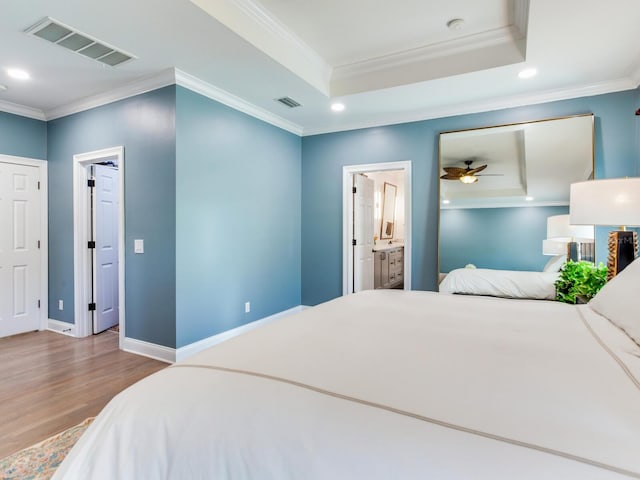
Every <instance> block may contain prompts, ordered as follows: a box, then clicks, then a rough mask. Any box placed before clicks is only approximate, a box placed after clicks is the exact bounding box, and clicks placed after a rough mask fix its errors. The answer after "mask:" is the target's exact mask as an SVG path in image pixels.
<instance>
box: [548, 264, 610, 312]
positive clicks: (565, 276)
mask: <svg viewBox="0 0 640 480" xmlns="http://www.w3.org/2000/svg"><path fill="white" fill-rule="evenodd" d="M605 283H607V267H606V266H605V265H604V264H602V262H600V263H599V264H598V266H596V265H594V264H593V263H591V262H584V261H580V262H574V261H572V260H569V261H567V263H565V264H564V265H563V266H562V268H561V269H560V276H559V277H558V280H556V283H555V287H556V300H558V301H560V302H564V303H572V304H576V303H587V302H588V301H589V300H591V298H593V297H594V296H595V294H596V293H598V292H599V291H600V289H601V288H602V287H604V284H605Z"/></svg>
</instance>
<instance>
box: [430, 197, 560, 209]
mask: <svg viewBox="0 0 640 480" xmlns="http://www.w3.org/2000/svg"><path fill="white" fill-rule="evenodd" d="M465 200H466V199H465ZM568 206H569V202H566V201H551V200H550V201H545V202H536V201H533V202H527V201H526V200H522V201H520V202H513V201H512V202H505V203H500V204H496V203H489V202H488V201H486V202H484V201H482V200H474V204H473V205H456V204H455V200H451V203H449V204H448V205H443V204H442V202H440V209H441V210H472V209H474V208H514V207H517V208H527V207H568Z"/></svg>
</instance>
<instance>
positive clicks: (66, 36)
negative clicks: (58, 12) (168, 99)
mask: <svg viewBox="0 0 640 480" xmlns="http://www.w3.org/2000/svg"><path fill="white" fill-rule="evenodd" d="M25 33H27V34H29V35H35V36H36V37H39V38H41V39H43V40H46V41H48V42H51V43H55V44H56V45H60V46H61V47H64V48H66V49H67V50H71V51H72V52H75V53H79V54H80V55H84V56H85V57H89V58H92V59H93V60H96V61H98V62H100V63H103V64H105V65H109V66H111V67H115V66H118V65H122V64H123V63H125V62H128V61H129V60H133V59H134V58H136V57H134V56H133V55H131V54H128V53H125V52H123V51H121V50H118V49H117V48H115V47H112V46H111V45H109V44H107V43H105V42H102V41H100V40H96V39H95V38H93V37H91V36H89V35H86V34H84V33H82V32H79V31H78V30H76V29H74V28H72V27H69V26H67V25H65V24H63V23H60V22H58V21H57V20H54V19H53V18H50V17H45V18H43V19H42V20H40V21H39V22H38V23H36V24H35V25H33V26H32V27H29V28H28V29H26V30H25Z"/></svg>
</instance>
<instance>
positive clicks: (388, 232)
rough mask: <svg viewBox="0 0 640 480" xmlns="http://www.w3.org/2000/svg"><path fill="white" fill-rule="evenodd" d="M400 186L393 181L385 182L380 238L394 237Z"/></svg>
mask: <svg viewBox="0 0 640 480" xmlns="http://www.w3.org/2000/svg"><path fill="white" fill-rule="evenodd" d="M397 190H398V188H397V187H396V185H393V184H392V183H388V182H384V192H383V199H382V222H381V224H380V238H381V239H391V238H393V228H394V223H395V214H396V192H397Z"/></svg>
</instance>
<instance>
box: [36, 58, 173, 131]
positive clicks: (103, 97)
mask: <svg viewBox="0 0 640 480" xmlns="http://www.w3.org/2000/svg"><path fill="white" fill-rule="evenodd" d="M174 83H175V73H174V69H173V68H169V69H167V70H163V71H162V72H160V73H159V74H158V73H157V74H154V75H150V76H147V77H143V78H141V79H139V80H136V81H135V82H131V83H128V84H126V85H124V86H122V87H118V88H115V89H113V90H109V91H107V92H104V93H99V94H97V95H92V96H89V97H85V98H83V99H80V100H77V101H75V102H71V103H69V104H67V105H62V106H60V107H55V108H52V109H50V110H46V111H45V116H46V119H47V120H55V119H56V118H61V117H66V116H67V115H73V114H74V113H79V112H83V111H85V110H90V109H92V108H96V107H101V106H103V105H107V104H109V103H113V102H117V101H118V100H123V99H125V98H129V97H133V96H135V95H140V94H142V93H147V92H150V91H152V90H157V89H158V88H162V87H166V86H168V85H173V84H174Z"/></svg>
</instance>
